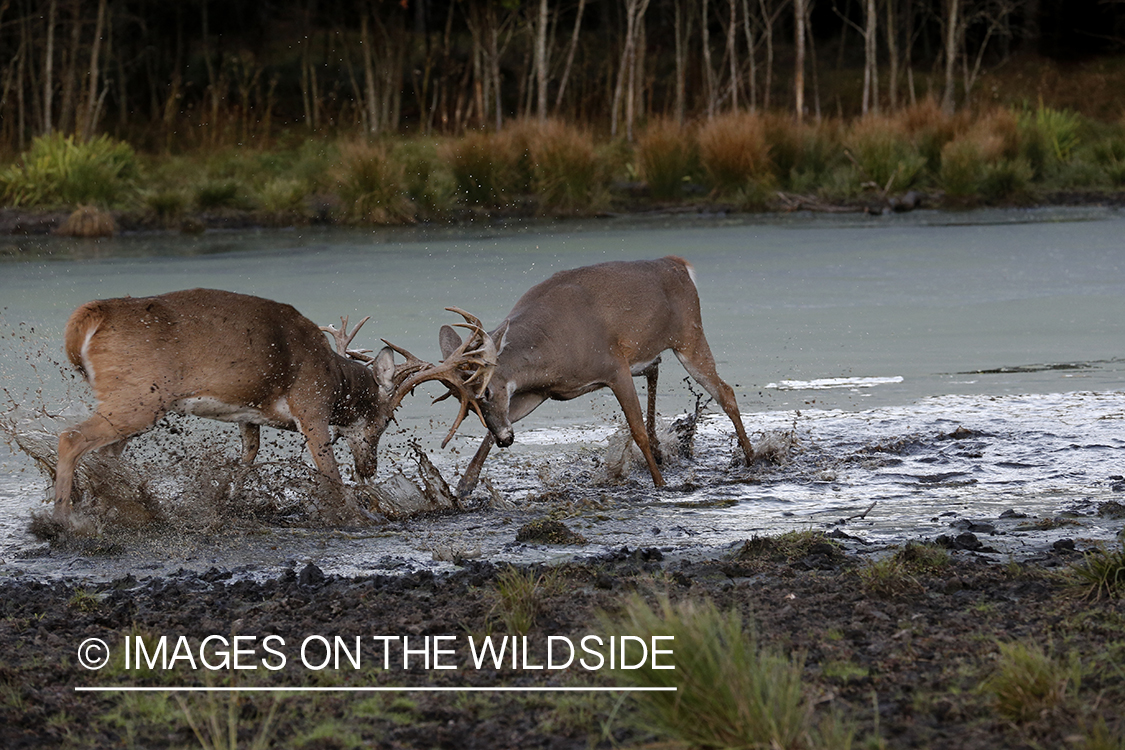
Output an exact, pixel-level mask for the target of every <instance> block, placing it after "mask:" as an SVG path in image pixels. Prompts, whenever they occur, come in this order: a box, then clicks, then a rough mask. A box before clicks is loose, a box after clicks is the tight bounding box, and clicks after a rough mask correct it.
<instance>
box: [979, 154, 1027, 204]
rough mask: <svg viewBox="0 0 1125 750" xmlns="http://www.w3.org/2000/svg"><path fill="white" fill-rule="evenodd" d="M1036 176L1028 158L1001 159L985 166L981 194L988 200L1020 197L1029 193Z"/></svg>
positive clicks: (981, 181)
mask: <svg viewBox="0 0 1125 750" xmlns="http://www.w3.org/2000/svg"><path fill="white" fill-rule="evenodd" d="M1033 176H1034V173H1033V172H1032V169H1031V165H1030V164H1029V163H1028V162H1027V159H1001V160H1000V161H998V162H997V163H995V164H989V165H988V166H986V167H985V168H984V175H983V176H982V177H981V180H980V194H981V197H982V198H984V199H985V200H986V201H1002V200H1011V199H1013V198H1020V197H1022V196H1024V195H1025V194H1026V193H1027V189H1028V186H1029V185H1030V184H1031V178H1032V177H1033Z"/></svg>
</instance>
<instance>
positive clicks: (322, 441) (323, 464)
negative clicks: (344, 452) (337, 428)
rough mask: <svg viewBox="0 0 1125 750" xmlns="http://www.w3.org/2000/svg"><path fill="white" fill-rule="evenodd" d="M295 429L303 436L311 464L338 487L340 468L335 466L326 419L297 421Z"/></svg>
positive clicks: (340, 481) (330, 434) (334, 456)
mask: <svg viewBox="0 0 1125 750" xmlns="http://www.w3.org/2000/svg"><path fill="white" fill-rule="evenodd" d="M297 428H298V429H300V431H301V434H302V435H304V436H305V443H306V444H307V445H308V446H309V453H311V454H312V460H313V463H314V464H316V468H317V470H318V471H319V472H320V473H321V474H323V475H324V476H325V477H327V478H329V479H331V480H332V481H333V483H335V484H337V485H340V484H343V481H342V480H341V479H340V467H339V466H337V465H336V454H334V453H333V452H332V432H331V430H330V429H329V428H328V420H326V419H314V418H309V419H299V418H298V419H297Z"/></svg>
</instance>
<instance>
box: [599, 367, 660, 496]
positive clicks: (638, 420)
mask: <svg viewBox="0 0 1125 750" xmlns="http://www.w3.org/2000/svg"><path fill="white" fill-rule="evenodd" d="M609 387H610V389H611V390H612V391H613V395H614V396H617V403H619V404H620V405H621V411H623V412H625V421H626V422H627V423H628V424H629V431H630V432H631V433H632V434H633V442H635V443H636V444H637V447H638V448H640V449H641V453H642V454H644V457H645V462H646V463H648V471H649V473H650V474H652V483H653V484H654V485H656V486H657V487H663V486H664V477H663V476H661V474H660V469H659V467H657V465H656V459H655V458H653V455H652V448H651V447H650V446H649V443H648V433H647V432H645V420H644V414H642V413H641V402H640V399H638V398H637V389H636V388H635V387H634V386H633V375H632V373H630V372H629V368H628V366H626V367H624V368H622V370H621V371H620V372H618V373H617V377H616V378H614V380H613V382H612V383H610V384H609Z"/></svg>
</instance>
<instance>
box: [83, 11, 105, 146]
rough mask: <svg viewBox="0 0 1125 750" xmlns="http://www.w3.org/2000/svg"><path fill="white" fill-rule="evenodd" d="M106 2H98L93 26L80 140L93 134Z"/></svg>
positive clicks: (97, 109) (97, 106) (95, 122)
mask: <svg viewBox="0 0 1125 750" xmlns="http://www.w3.org/2000/svg"><path fill="white" fill-rule="evenodd" d="M105 7H106V0H99V2H98V20H97V21H96V22H95V24H94V41H93V42H92V43H91V45H90V91H89V93H88V94H87V95H86V118H85V122H84V123H83V124H82V136H81V137H82V140H84V141H87V140H89V139H90V138H91V137H92V136H93V134H94V126H95V125H96V124H97V119H98V114H99V111H100V109H101V107H100V104H101V98H100V97H99V96H98V73H99V71H100V68H99V67H98V57H99V55H100V54H101V49H102V31H103V30H104V29H105Z"/></svg>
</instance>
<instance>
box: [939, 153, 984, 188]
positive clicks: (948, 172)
mask: <svg viewBox="0 0 1125 750" xmlns="http://www.w3.org/2000/svg"><path fill="white" fill-rule="evenodd" d="M983 174H984V165H983V164H982V163H981V152H980V146H979V145H978V144H977V143H976V142H975V141H973V140H970V139H967V138H962V139H958V140H956V141H950V142H949V143H947V144H945V146H944V147H943V148H942V150H941V172H940V178H941V186H942V188H943V189H944V190H945V194H946V196H948V197H950V198H954V199H958V200H966V199H969V198H972V197H973V196H975V195H976V194H977V187H978V186H979V184H980V180H981V176H982V175H983Z"/></svg>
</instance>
